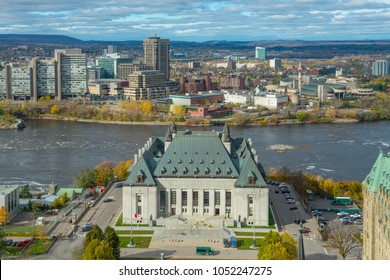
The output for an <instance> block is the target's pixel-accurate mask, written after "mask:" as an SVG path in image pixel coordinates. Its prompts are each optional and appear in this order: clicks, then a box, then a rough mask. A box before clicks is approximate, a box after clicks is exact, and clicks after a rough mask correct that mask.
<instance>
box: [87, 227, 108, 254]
mask: <svg viewBox="0 0 390 280" xmlns="http://www.w3.org/2000/svg"><path fill="white" fill-rule="evenodd" d="M103 237H104V236H103V231H102V230H101V228H100V227H99V226H97V225H94V226H93V227H92V229H91V230H90V231H89V232H88V233H87V235H86V236H85V239H84V244H83V245H84V249H85V250H86V248H87V247H88V245H89V243H91V242H92V240H95V239H96V240H98V241H101V240H103Z"/></svg>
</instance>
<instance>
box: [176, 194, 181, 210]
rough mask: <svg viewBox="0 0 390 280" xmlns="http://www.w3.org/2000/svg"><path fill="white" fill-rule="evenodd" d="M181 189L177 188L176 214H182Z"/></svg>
mask: <svg viewBox="0 0 390 280" xmlns="http://www.w3.org/2000/svg"><path fill="white" fill-rule="evenodd" d="M181 208H182V206H181V189H177V190H176V214H177V215H181V214H182V213H181Z"/></svg>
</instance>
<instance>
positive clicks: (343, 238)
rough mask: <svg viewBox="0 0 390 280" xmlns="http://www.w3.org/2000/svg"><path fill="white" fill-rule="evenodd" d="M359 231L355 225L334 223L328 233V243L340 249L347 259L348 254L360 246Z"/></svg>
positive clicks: (343, 256) (342, 255)
mask: <svg viewBox="0 0 390 280" xmlns="http://www.w3.org/2000/svg"><path fill="white" fill-rule="evenodd" d="M359 234H360V233H359V231H358V230H357V228H356V227H355V226H352V225H343V224H341V223H338V222H336V223H332V225H330V232H329V234H328V241H327V243H328V245H329V246H330V247H333V248H336V249H338V250H339V253H340V255H341V257H342V258H343V259H344V260H345V259H346V258H347V256H348V254H349V253H350V252H351V251H352V250H353V249H354V248H357V247H359V246H360V242H359V240H358V237H357V236H358V235H359Z"/></svg>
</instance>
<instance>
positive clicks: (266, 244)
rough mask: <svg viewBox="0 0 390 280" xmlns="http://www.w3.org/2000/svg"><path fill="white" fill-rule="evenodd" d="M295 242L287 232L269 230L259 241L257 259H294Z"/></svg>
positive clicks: (295, 251)
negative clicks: (280, 232)
mask: <svg viewBox="0 0 390 280" xmlns="http://www.w3.org/2000/svg"><path fill="white" fill-rule="evenodd" d="M297 253H298V249H297V242H296V241H295V240H294V238H292V236H291V235H289V234H288V233H286V232H285V233H283V234H282V235H280V234H279V233H277V232H273V231H270V232H269V233H268V234H267V235H266V236H265V237H264V239H263V240H261V242H260V247H259V252H258V259H259V260H296V259H297Z"/></svg>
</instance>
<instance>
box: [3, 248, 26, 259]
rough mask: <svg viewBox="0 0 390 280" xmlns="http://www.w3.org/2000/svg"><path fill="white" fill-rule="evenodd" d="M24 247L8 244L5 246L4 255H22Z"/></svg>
mask: <svg viewBox="0 0 390 280" xmlns="http://www.w3.org/2000/svg"><path fill="white" fill-rule="evenodd" d="M22 249H23V247H13V246H7V247H5V248H4V256H5V257H8V256H16V255H20V251H22Z"/></svg>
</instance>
